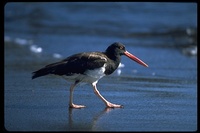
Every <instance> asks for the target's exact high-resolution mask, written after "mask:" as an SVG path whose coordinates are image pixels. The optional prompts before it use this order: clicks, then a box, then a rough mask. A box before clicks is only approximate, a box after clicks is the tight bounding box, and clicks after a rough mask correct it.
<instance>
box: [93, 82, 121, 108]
mask: <svg viewBox="0 0 200 133" xmlns="http://www.w3.org/2000/svg"><path fill="white" fill-rule="evenodd" d="M96 84H97V82H94V83H92V87H93V88H94V93H95V94H96V95H97V96H98V97H99V98H100V99H101V100H102V101H103V102H104V103H105V104H106V106H107V107H109V108H122V107H123V106H122V105H118V104H113V103H111V102H109V101H107V100H106V99H105V98H104V97H103V96H102V95H101V94H100V92H99V91H98V90H97V86H96Z"/></svg>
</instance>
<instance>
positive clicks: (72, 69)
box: [32, 52, 107, 79]
mask: <svg viewBox="0 0 200 133" xmlns="http://www.w3.org/2000/svg"><path fill="white" fill-rule="evenodd" d="M106 60H107V59H106V56H104V57H103V56H102V53H101V52H87V53H86V52H85V53H79V54H75V55H72V56H69V57H68V58H66V59H64V60H62V61H60V62H56V63H52V64H49V65H47V66H45V67H43V68H41V69H39V70H37V71H35V72H33V76H32V79H34V78H37V77H40V76H45V75H48V74H55V75H67V76H70V75H72V74H74V73H77V74H84V72H85V71H86V70H87V69H89V70H93V69H95V68H100V67H102V66H103V65H104V64H105V63H106Z"/></svg>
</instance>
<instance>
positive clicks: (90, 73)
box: [63, 64, 106, 83]
mask: <svg viewBox="0 0 200 133" xmlns="http://www.w3.org/2000/svg"><path fill="white" fill-rule="evenodd" d="M105 67H106V64H104V66H103V67H100V68H97V69H93V70H87V71H85V72H84V74H73V75H71V76H66V75H64V76H63V78H65V79H66V80H79V81H81V82H88V83H93V82H97V81H98V80H99V79H101V78H102V77H104V76H105V74H104V72H105V70H106V68H105Z"/></svg>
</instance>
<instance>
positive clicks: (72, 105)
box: [69, 103, 86, 109]
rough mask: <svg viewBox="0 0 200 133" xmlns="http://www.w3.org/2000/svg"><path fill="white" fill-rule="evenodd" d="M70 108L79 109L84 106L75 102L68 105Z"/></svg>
mask: <svg viewBox="0 0 200 133" xmlns="http://www.w3.org/2000/svg"><path fill="white" fill-rule="evenodd" d="M69 107H70V108H75V109H81V108H85V107H86V106H85V105H77V104H73V103H72V104H70V105H69Z"/></svg>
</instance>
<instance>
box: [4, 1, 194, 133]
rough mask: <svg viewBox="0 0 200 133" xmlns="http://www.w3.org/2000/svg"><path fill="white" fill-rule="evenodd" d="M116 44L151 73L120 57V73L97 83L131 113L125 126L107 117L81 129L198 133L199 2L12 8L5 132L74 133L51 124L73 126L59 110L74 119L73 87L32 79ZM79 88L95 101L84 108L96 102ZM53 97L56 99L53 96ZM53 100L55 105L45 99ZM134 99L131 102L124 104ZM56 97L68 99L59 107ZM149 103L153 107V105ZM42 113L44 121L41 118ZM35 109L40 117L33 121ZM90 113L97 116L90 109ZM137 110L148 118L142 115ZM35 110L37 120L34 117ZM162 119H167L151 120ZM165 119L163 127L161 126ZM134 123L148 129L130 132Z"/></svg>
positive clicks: (7, 27)
mask: <svg viewBox="0 0 200 133" xmlns="http://www.w3.org/2000/svg"><path fill="white" fill-rule="evenodd" d="M113 42H121V43H123V44H124V45H125V46H126V49H127V50H128V51H129V52H130V53H132V54H134V55H136V56H137V57H139V58H140V59H142V60H143V61H144V62H145V63H147V64H148V65H149V68H144V67H142V66H140V65H138V64H136V63H135V62H132V61H130V60H129V59H128V58H126V57H122V62H121V63H122V66H121V67H120V68H119V69H118V70H117V71H116V72H115V73H114V74H112V75H111V76H109V77H105V78H104V79H102V80H100V81H99V86H100V88H102V89H99V90H100V92H101V90H102V91H103V92H102V94H103V95H105V96H106V97H109V98H110V99H114V100H116V102H117V103H118V104H120V103H122V104H123V105H125V107H127V108H125V109H124V110H122V111H123V113H122V112H121V111H119V110H118V113H117V115H119V114H120V115H119V116H121V118H123V120H121V121H119V122H118V123H114V124H113V123H105V119H103V118H102V119H101V121H104V123H103V122H100V123H99V125H98V126H97V128H95V129H93V128H91V127H87V126H86V127H87V128H86V129H85V128H84V126H83V127H82V126H81V128H80V129H79V130H96V131H98V130H110V131H112V130H114V131H149V130H150V131H168V130H171V131H175V130H176V131H177V130H178V131H180V130H183V131H194V130H196V129H197V117H196V115H197V93H196V92H197V3H190V2H187V3H184V2H181V3H175V2H173V3H170V2H167V3H165V2H161V3H159V2H60V3H59V2H38V3H35V2H25V3H21V2H16V3H15V2H9V3H7V4H6V5H5V6H4V51H5V54H4V59H5V64H4V67H5V68H4V71H5V75H4V77H5V81H4V83H5V87H4V95H5V98H4V103H5V106H4V112H5V113H4V114H5V119H4V120H5V122H4V125H5V128H6V129H7V130H15V131H16V130H17V131H21V130H25V131H27V130H31V131H37V130H41V131H43V130H44V131H47V130H61V131H63V130H64V131H66V130H76V129H77V126H76V125H75V127H73V128H71V127H69V125H68V126H67V124H66V125H65V126H64V128H60V127H59V126H55V127H54V128H50V127H51V126H49V125H48V124H49V123H51V124H50V125H52V123H54V122H55V121H56V120H59V122H60V123H62V122H63V121H64V122H65V123H68V122H66V120H65V119H64V118H67V117H68V116H65V117H62V119H61V120H60V117H61V116H62V115H61V114H62V113H61V112H60V111H61V110H62V111H63V112H64V111H67V113H70V112H68V110H66V109H67V107H68V106H67V104H68V91H69V84H68V86H66V83H65V81H64V80H62V79H59V78H56V79H55V78H53V77H46V78H41V79H38V80H35V81H32V80H31V73H32V72H33V71H35V70H37V69H39V68H41V67H43V66H44V65H47V64H50V63H53V62H55V61H59V60H61V59H64V58H65V57H67V56H70V55H72V54H74V53H78V52H85V51H104V50H105V49H106V48H107V46H109V45H110V44H112V43H113ZM80 87H81V88H77V95H79V94H80V97H84V95H86V96H87V94H88V95H89V96H90V95H91V96H90V97H89V98H88V99H87V100H86V101H84V103H86V104H87V103H89V104H90V102H94V101H92V100H91V99H93V97H95V96H93V95H94V94H90V93H92V92H91V89H92V88H91V87H90V86H87V85H86V86H84V87H82V86H80ZM108 87H109V89H108ZM55 88H56V89H55ZM103 88H104V89H103ZM42 90H43V91H42ZM88 90H90V91H88ZM41 91H42V93H41ZM36 92H37V93H36ZM52 92H53V93H52ZM55 93H56V94H57V95H53V94H55ZM49 94H51V96H52V99H53V100H52V99H51V100H50V99H49V98H47V97H46V96H49ZM56 96H57V97H56ZM129 96H130V98H131V99H130V98H129V99H127V97H129ZM58 97H60V98H63V99H60V100H59V101H55V100H56V99H57V98H58ZM75 97H76V96H75ZM117 97H120V98H119V99H118V98H117ZM135 97H137V99H135ZM90 98H91V99H90ZM83 99H84V98H83ZM83 99H82V100H83ZM49 100H50V101H51V102H50V101H49ZM57 100H58V99H57ZM80 100H81V99H80ZM84 100H85V99H84ZM127 100H128V101H127ZM129 100H130V101H129ZM44 101H46V102H44ZM47 101H48V102H47ZM52 101H55V103H54V102H52ZM96 101H97V104H94V103H92V104H94V105H95V106H98V104H100V107H101V108H102V107H103V105H102V104H101V102H100V100H99V99H97V100H96ZM111 101H112V100H111ZM133 101H134V102H133ZM147 101H151V102H152V103H155V104H151V105H152V106H149V105H150V104H149V103H148V102H147ZM77 102H78V99H77ZM158 102H159V103H160V104H158ZM47 103H48V104H47ZM58 103H59V104H58ZM161 103H162V104H161ZM163 103H165V104H163ZM50 105H51V106H55V105H57V106H56V108H58V109H60V110H59V111H58V112H59V114H60V115H59V116H58V117H57V118H52V117H51V116H52V115H55V114H54V113H55V111H53V112H51V113H49V114H48V113H44V112H45V111H49V108H48V107H49V106H50ZM145 105H146V106H145ZM161 105H162V108H161ZM86 106H87V105H86ZM44 107H47V110H45V109H46V108H44ZM41 108H42V109H43V111H42V112H43V113H44V115H41V114H40V113H41ZM98 108H99V107H98ZM133 108H134V110H132V109H133ZM150 108H151V110H150ZM33 109H35V110H38V113H37V114H34V113H35V112H33V111H31V110H33ZM51 109H53V108H50V110H51ZM88 110H90V111H94V110H93V109H92V108H90V107H89V109H88ZM88 110H86V112H87V111H88ZM139 110H143V111H141V114H138V115H137V113H138V111H139ZM166 110H167V111H168V112H167V114H166ZM30 111H31V112H32V115H29V113H30ZM95 111H97V110H95ZM95 111H94V114H95ZM134 111H135V113H136V112H137V113H136V114H134ZM36 112H37V111H36ZM97 112H98V111H97ZM139 112H140V111H139ZM158 112H162V113H161V114H160V115H156V116H155V117H152V114H154V115H155V114H158ZM174 112H177V113H174ZM82 113H83V115H85V114H86V113H85V112H82ZM111 113H112V112H111ZM33 114H34V115H33ZM125 114H126V115H125ZM63 115H66V114H65V113H64V114H63ZM41 116H42V117H41ZM129 116H133V118H132V119H131V118H130V117H129ZM87 117H90V116H87ZM91 117H92V116H91ZM107 117H108V116H107ZM110 117H111V116H110ZM126 118H129V122H130V123H129V124H127V122H125V119H126ZM13 119H14V120H13ZM41 119H43V120H47V123H43V122H41V123H40V124H38V125H37V124H36V123H37V122H35V124H36V126H33V125H31V124H30V121H34V120H36V121H39V120H41ZM113 119H115V117H114V118H113V117H112V120H113ZM163 119H164V123H162V122H161V121H163ZM82 120H83V121H85V119H84V118H83V119H82ZM156 120H157V121H156ZM19 121H20V122H19ZM41 121H42V120H41ZM86 121H90V120H88V119H87V120H86ZM106 121H107V122H110V121H109V120H108V119H106ZM75 122H76V121H75ZM132 122H134V124H133V123H132ZM175 123H178V125H177V124H175ZM124 124H126V126H125V127H124ZM137 124H138V125H144V126H142V127H141V126H139V127H138V126H136V127H135V126H133V125H137ZM108 125H109V126H108Z"/></svg>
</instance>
